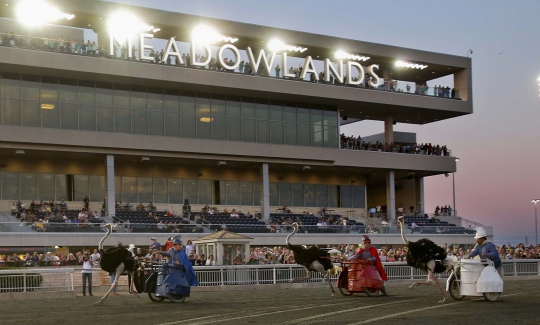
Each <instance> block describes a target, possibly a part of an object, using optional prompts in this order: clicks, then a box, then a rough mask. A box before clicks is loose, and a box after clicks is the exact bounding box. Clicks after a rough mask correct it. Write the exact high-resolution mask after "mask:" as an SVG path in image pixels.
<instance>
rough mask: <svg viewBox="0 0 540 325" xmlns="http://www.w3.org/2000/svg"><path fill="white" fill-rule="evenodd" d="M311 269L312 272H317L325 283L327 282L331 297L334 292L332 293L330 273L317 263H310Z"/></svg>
mask: <svg viewBox="0 0 540 325" xmlns="http://www.w3.org/2000/svg"><path fill="white" fill-rule="evenodd" d="M311 267H312V268H313V269H314V270H317V271H318V272H319V273H321V274H322V275H323V276H324V277H325V278H326V282H328V285H329V286H330V291H332V297H333V296H334V295H335V294H336V292H335V291H334V287H333V286H332V282H331V281H330V272H328V271H325V270H324V266H323V265H322V264H321V263H320V262H319V261H314V262H313V263H311Z"/></svg>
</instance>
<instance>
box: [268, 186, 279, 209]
mask: <svg viewBox="0 0 540 325" xmlns="http://www.w3.org/2000/svg"><path fill="white" fill-rule="evenodd" d="M270 205H272V206H278V205H279V184H278V183H270Z"/></svg>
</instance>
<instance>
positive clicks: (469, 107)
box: [0, 0, 473, 246]
mask: <svg viewBox="0 0 540 325" xmlns="http://www.w3.org/2000/svg"><path fill="white" fill-rule="evenodd" d="M48 3H49V4H51V5H53V6H55V7H56V8H58V9H59V10H60V11H61V12H63V13H67V14H68V16H69V15H74V17H71V16H70V17H71V19H69V20H68V19H65V18H62V19H58V20H55V21H50V22H47V24H44V25H39V26H35V25H34V26H28V25H25V24H24V22H23V21H22V20H20V19H19V18H20V17H19V16H17V15H18V13H17V12H18V11H17V9H16V2H15V1H0V16H1V17H2V18H3V19H2V20H0V26H1V27H2V28H3V29H2V30H3V31H5V33H4V34H2V35H1V41H2V44H1V45H2V46H0V106H1V123H0V124H1V125H0V139H1V141H0V153H1V155H0V173H1V185H0V187H1V193H0V195H1V210H2V211H9V210H10V206H11V204H12V202H16V201H17V200H18V199H21V200H22V201H23V202H24V203H25V204H26V205H27V206H28V205H29V204H30V202H31V201H32V200H34V201H35V202H36V203H38V202H39V201H41V200H43V201H46V202H47V201H52V200H54V201H55V202H56V203H59V202H60V201H61V200H64V201H65V202H66V203H67V206H68V209H80V208H81V207H82V206H83V200H84V198H85V197H86V196H88V198H89V200H90V210H92V211H96V210H97V211H98V213H99V211H101V210H103V212H104V218H105V220H110V219H107V218H112V217H113V216H114V217H115V218H118V219H116V220H121V221H126V220H127V219H130V222H131V224H132V225H133V224H134V223H135V224H137V223H139V222H144V221H147V220H145V218H146V219H147V215H148V212H144V213H143V212H140V213H137V212H134V213H131V212H127V211H126V210H127V209H122V210H118V209H116V207H115V203H116V204H118V205H122V206H125V205H126V204H127V203H129V204H130V205H131V206H132V207H133V208H129V209H133V210H135V207H136V206H137V205H138V204H139V203H143V205H145V206H148V205H149V204H150V202H152V204H153V205H154V206H155V207H156V210H157V211H167V210H168V211H171V212H173V213H174V214H176V215H178V217H177V218H176V219H168V220H173V221H174V222H175V223H182V222H183V223H185V224H186V225H187V224H188V223H190V224H191V225H193V227H192V228H183V229H190V230H189V231H192V230H193V231H206V232H207V231H210V229H207V228H205V227H202V226H201V224H195V223H194V222H195V220H196V219H197V218H200V217H201V215H194V214H195V212H200V211H202V208H203V207H204V206H206V205H208V206H209V207H210V208H217V209H218V210H219V211H220V212H222V211H223V210H225V209H227V210H228V211H229V212H230V211H232V210H233V209H235V210H236V211H241V212H242V213H243V214H245V213H247V212H248V211H249V212H251V213H252V214H254V215H256V216H259V215H260V219H256V220H255V219H253V220H250V221H249V222H237V221H235V222H230V223H229V221H231V220H230V219H229V216H228V215H227V216H226V218H225V219H223V218H221V217H220V218H219V219H216V218H214V217H211V216H206V221H211V222H210V223H216V224H218V225H219V224H222V223H226V224H227V227H228V228H229V229H230V230H235V231H238V232H242V233H248V234H249V233H255V234H256V236H253V237H255V238H256V239H255V242H256V244H261V245H275V244H278V243H282V242H284V239H283V234H280V233H268V232H270V231H272V228H271V227H272V226H271V225H268V224H267V223H268V222H272V221H275V222H280V220H281V219H282V217H284V216H283V215H282V214H283V213H285V212H287V211H286V210H287V209H289V210H290V211H291V213H292V215H291V216H286V218H289V217H294V220H296V218H299V219H302V220H304V222H306V220H307V223H308V224H307V225H309V224H310V223H311V222H313V220H317V219H318V216H319V210H320V209H321V207H327V209H328V210H329V211H328V215H334V216H335V217H331V216H330V217H329V218H330V219H332V220H337V218H339V216H341V217H342V219H343V218H346V219H348V221H349V225H354V224H355V223H356V224H357V225H360V224H362V226H365V227H367V223H369V220H373V223H374V224H375V228H380V222H381V219H380V216H381V215H380V214H378V213H375V214H374V213H371V212H373V211H371V210H370V208H375V207H376V206H381V207H382V209H381V210H382V211H381V214H385V215H387V216H388V219H389V220H390V224H391V225H392V227H394V225H395V222H394V221H393V220H395V218H396V211H397V209H399V208H400V207H401V208H405V212H406V213H407V212H408V211H409V207H412V212H411V214H416V215H420V216H422V218H423V214H424V212H425V211H424V188H423V184H424V179H425V178H426V177H430V176H434V175H441V174H445V173H453V172H455V171H456V162H455V158H454V157H452V154H451V151H449V150H446V148H444V149H443V148H440V149H433V151H432V150H431V149H429V153H430V154H429V155H428V152H427V150H428V149H427V147H426V148H422V147H420V146H418V145H419V144H415V143H412V142H407V140H406V139H416V137H415V135H414V134H413V135H410V134H408V135H407V136H399V137H395V136H394V131H393V128H394V125H396V124H397V123H407V124H416V125H424V124H427V123H437V122H439V121H442V120H446V119H450V118H454V117H459V116H462V115H467V114H472V112H473V103H472V80H471V76H472V70H471V60H470V59H469V58H466V57H461V56H453V55H447V54H441V53H433V52H427V51H420V50H413V49H409V48H402V47H396V46H391V45H382V44H376V43H369V42H363V41H358V40H350V39H343V38H339V37H331V36H325V35H317V34H311V33H307V32H299V31H292V30H284V29H279V28H274V27H265V26H259V25H252V24H246V23H240V22H234V21H225V20H220V19H213V18H206V17H199V16H194V15H187V14H182V13H175V12H167V11H160V10H155V9H150V8H142V7H134V6H129V5H123V4H116V3H109V2H101V1H95V0H69V1H68V0H49V1H48ZM115 15H116V16H115ZM42 16H43V15H42ZM66 17H67V16H66ZM115 17H116V18H115ZM131 17H136V18H137V19H138V21H139V22H140V23H141V24H135V23H133V24H129V23H128V22H130V19H133V18H131ZM41 18H43V17H41ZM67 18H69V17H67ZM110 20H112V21H113V24H112V25H111V24H109V23H108V22H109V21H110ZM114 21H116V22H117V23H118V22H126V23H125V24H120V25H123V26H124V27H125V26H130V27H132V29H131V30H129V31H127V32H126V31H125V30H124V31H122V30H117V29H115V27H114V26H115V24H114ZM32 22H34V23H35V21H32ZM116 25H118V24H116ZM141 26H142V27H141ZM162 51H163V52H162ZM441 77H448V78H450V80H451V78H453V88H452V87H440V88H436V87H433V86H432V87H429V86H428V85H429V83H430V81H431V80H435V79H438V78H441ZM363 120H376V121H384V129H382V130H381V132H382V134H381V135H379V138H380V139H384V141H380V142H381V145H376V141H373V143H371V144H368V141H366V142H365V143H364V144H362V145H361V142H358V143H356V142H354V143H353V142H350V141H348V140H346V139H345V140H343V141H341V138H340V134H341V133H342V132H340V127H342V126H343V125H345V124H348V123H354V122H357V121H363ZM403 139H405V140H403ZM352 149H361V150H352ZM187 204H189V206H188V205H187ZM284 206H286V207H285V208H284ZM190 211H191V212H192V213H191V215H190V214H189V212H190ZM304 211H306V212H307V214H308V216H309V214H310V213H311V214H313V217H309V218H304ZM160 213H161V212H160ZM184 213H185V214H184ZM182 215H184V217H186V218H183V217H182ZM162 216H163V215H162V214H159V218H162ZM190 216H191V220H190V218H189V217H190ZM241 217H242V218H243V216H242V215H241ZM371 217H374V218H373V219H369V218H371ZM159 218H158V219H159ZM163 218H166V217H164V216H163ZM450 219H451V218H450V217H448V220H446V219H444V218H442V219H439V221H438V222H440V224H437V225H439V226H441V227H444V226H449V225H451V224H453V225H455V226H458V227H459V226H465V225H462V224H460V221H459V220H458V219H453V220H450ZM154 220H156V222H157V219H154ZM239 220H240V219H239ZM242 220H243V219H242ZM294 220H293V221H294ZM419 220H420V219H419ZM422 220H423V219H422ZM445 220H446V221H445ZM456 220H457V221H456ZM165 221H167V219H166V220H165ZM420 221H421V220H420ZM152 222H154V221H152ZM445 222H446V223H445ZM49 227H51V224H49ZM62 227H67V226H64V225H58V227H57V228H56V229H57V230H58V229H62ZM132 227H134V228H137V226H136V225H135V226H132ZM365 227H358V228H354V229H353V231H352V232H350V231H348V232H347V233H346V234H340V235H339V236H334V237H333V238H331V239H328V238H327V239H324V236H323V237H321V236H320V232H323V231H319V232H317V231H311V232H310V231H308V234H306V235H305V236H300V235H299V242H300V241H303V242H305V243H307V244H312V243H315V242H318V243H329V244H331V243H343V242H355V243H356V242H358V240H357V237H358V231H360V232H362V231H365V229H366V228H365ZM452 227H453V226H452ZM53 229H55V228H50V229H49V230H53ZM141 229H142V230H141V231H144V232H152V230H151V229H147V228H141ZM314 229H315V228H314ZM456 229H457V228H456ZM459 229H460V230H459V231H455V232H452V231H449V232H447V234H440V233H439V234H438V233H437V231H436V230H435V226H434V227H433V229H431V230H430V231H431V233H433V234H436V235H438V236H439V237H438V239H437V241H440V242H462V243H468V242H472V239H470V237H471V236H470V235H469V234H466V232H467V231H465V230H468V229H463V228H459ZM58 231H62V230H58ZM156 232H157V231H156ZM339 232H341V231H339ZM310 234H314V235H310ZM5 235H6V236H4V235H2V239H1V243H0V246H17V245H19V246H22V245H30V246H41V245H42V244H43V243H44V242H45V245H50V246H54V245H65V246H68V245H77V246H83V245H91V244H92V243H95V242H97V241H96V238H98V237H99V236H101V235H100V233H99V232H97V233H95V232H94V233H89V234H73V233H67V234H66V233H61V234H58V233H54V234H53V233H51V231H48V232H44V233H40V234H37V235H39V236H37V237H33V238H21V237H20V236H18V235H17V233H15V232H8V233H5ZM120 235H122V236H132V237H133V241H134V242H135V243H136V244H137V243H138V241H139V242H141V243H144V244H147V242H148V235H147V234H144V235H140V233H136V232H134V233H127V234H124V233H122V234H120ZM10 236H11V237H10ZM340 236H341V237H340ZM452 236H454V237H452ZM455 236H458V239H457V240H456V239H455V238H456V237H455ZM190 237H191V238H195V237H196V236H194V235H191V236H190ZM413 237H414V236H413ZM36 238H37V239H36ZM321 238H323V239H321ZM380 238H381V239H374V243H377V240H380V242H379V243H393V242H399V237H398V236H397V234H396V233H392V234H390V233H389V234H386V235H385V234H382V232H381V236H380ZM453 238H454V239H453ZM325 240H326V242H325ZM59 241H60V242H59Z"/></svg>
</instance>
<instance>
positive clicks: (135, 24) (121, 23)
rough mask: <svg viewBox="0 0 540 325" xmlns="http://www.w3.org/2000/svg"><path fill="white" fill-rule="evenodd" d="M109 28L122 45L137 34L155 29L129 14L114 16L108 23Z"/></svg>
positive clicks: (119, 13) (118, 13)
mask: <svg viewBox="0 0 540 325" xmlns="http://www.w3.org/2000/svg"><path fill="white" fill-rule="evenodd" d="M107 27H108V28H109V32H110V33H111V35H112V36H113V37H114V38H115V39H116V40H117V41H118V42H120V43H123V42H125V41H126V40H127V39H128V38H129V37H131V36H133V35H135V34H137V33H140V32H149V31H152V30H153V29H154V26H150V25H147V24H145V23H143V22H142V21H140V20H139V19H138V18H137V17H135V16H133V15H132V14H130V13H128V12H117V13H114V14H112V15H111V16H110V17H109V20H108V22H107ZM156 29H157V28H156Z"/></svg>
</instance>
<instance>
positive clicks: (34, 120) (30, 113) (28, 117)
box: [22, 100, 41, 127]
mask: <svg viewBox="0 0 540 325" xmlns="http://www.w3.org/2000/svg"><path fill="white" fill-rule="evenodd" d="M22 125H23V126H33V127H41V111H40V107H39V102H38V101H34V100H23V101H22Z"/></svg>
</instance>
